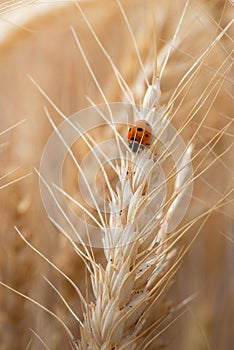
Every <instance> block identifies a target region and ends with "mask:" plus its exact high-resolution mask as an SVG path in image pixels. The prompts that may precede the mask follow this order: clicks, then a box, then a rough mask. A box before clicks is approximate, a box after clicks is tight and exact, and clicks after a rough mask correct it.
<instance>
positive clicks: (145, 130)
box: [128, 120, 152, 152]
mask: <svg viewBox="0 0 234 350" xmlns="http://www.w3.org/2000/svg"><path fill="white" fill-rule="evenodd" d="M151 136H152V128H151V126H150V124H149V123H148V122H147V121H146V120H137V121H136V123H135V124H134V125H130V127H129V129H128V142H129V147H130V148H131V149H132V150H133V152H137V151H138V150H139V149H141V150H143V149H144V146H148V145H149V144H150V139H151Z"/></svg>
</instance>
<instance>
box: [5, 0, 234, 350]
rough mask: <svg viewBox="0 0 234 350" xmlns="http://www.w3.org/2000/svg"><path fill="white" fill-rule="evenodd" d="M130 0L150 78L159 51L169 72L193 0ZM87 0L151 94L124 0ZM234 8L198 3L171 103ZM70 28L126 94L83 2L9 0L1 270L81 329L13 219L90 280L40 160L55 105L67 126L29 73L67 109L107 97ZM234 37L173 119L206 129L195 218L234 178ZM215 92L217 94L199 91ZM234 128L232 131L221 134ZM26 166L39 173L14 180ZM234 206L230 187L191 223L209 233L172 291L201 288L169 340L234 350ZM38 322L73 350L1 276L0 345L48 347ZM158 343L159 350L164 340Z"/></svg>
mask: <svg viewBox="0 0 234 350" xmlns="http://www.w3.org/2000/svg"><path fill="white" fill-rule="evenodd" d="M122 4H123V7H124V10H125V13H126V15H127V18H128V21H129V23H130V25H131V28H132V31H133V33H134V36H135V38H136V42H137V46H138V50H139V52H140V54H141V58H142V60H143V62H144V64H145V66H146V67H147V72H149V79H150V78H152V74H153V71H154V65H155V61H156V60H155V50H156V51H157V54H158V71H159V72H160V66H161V65H162V61H160V59H161V58H162V57H163V52H164V50H165V48H168V47H167V46H166V45H167V44H168V42H169V41H170V40H171V39H172V37H173V35H174V33H175V30H176V27H177V24H178V21H179V18H180V16H181V13H182V11H183V9H184V7H185V1H182V0H177V1H176V2H173V3H172V2H171V1H169V0H164V1H163V2H162V1H160V0H146V1H144V2H142V1H140V0H139V1H138V0H134V1H131V0H129V1H127V0H123V1H122ZM81 5H82V8H83V10H84V12H85V14H86V16H87V18H88V19H89V21H90V22H91V24H92V26H93V28H94V31H95V33H96V34H97V35H98V37H99V39H100V40H101V42H102V44H103V46H104V47H105V48H106V50H107V52H108V53H109V55H110V57H111V58H112V60H113V62H114V64H115V65H116V66H117V68H118V69H119V71H120V72H121V74H122V75H123V77H124V78H125V80H126V81H127V83H128V84H129V86H130V87H131V89H132V92H133V94H134V96H135V97H136V102H140V101H141V99H142V96H143V95H144V91H145V88H146V86H145V83H144V79H143V72H142V70H141V67H140V65H139V61H138V58H137V55H136V48H135V46H134V44H133V41H132V39H131V35H130V34H129V31H128V28H127V25H126V23H125V21H124V19H123V16H122V14H121V11H120V8H119V7H118V5H117V3H116V1H112V0H111V1H107V0H96V1H83V2H81ZM232 18H233V8H232V4H231V1H223V0H214V1H208V0H207V1H206V0H203V1H202V0H201V1H193V0H191V1H190V2H189V4H188V8H187V11H186V14H185V18H184V21H183V24H182V27H181V30H180V33H179V35H178V42H177V43H176V47H175V48H173V50H172V54H171V57H170V59H169V61H168V64H167V66H166V69H165V71H164V74H163V76H162V79H161V90H162V98H161V104H162V105H163V104H166V103H167V102H168V101H169V99H170V97H171V95H172V93H173V92H174V90H175V89H176V87H177V86H178V84H179V82H180V80H181V78H182V77H183V75H184V74H185V73H186V72H187V71H188V70H189V68H190V67H191V66H192V65H193V64H194V62H195V61H196V59H197V58H198V57H199V56H200V55H201V54H202V53H203V52H204V51H205V50H206V49H207V48H208V47H209V46H210V45H211V43H212V42H213V40H214V38H215V37H216V36H217V35H218V34H219V33H220V32H221V30H222V28H225V26H226V25H227V24H228V23H229V22H230V21H231V19H232ZM71 26H73V27H74V28H75V30H76V32H77V35H78V37H79V40H80V42H81V45H82V48H83V49H84V51H85V53H86V55H87V58H88V61H89V63H90V65H91V66H92V69H93V71H94V73H95V76H96V78H97V80H98V82H99V84H100V86H101V88H102V90H103V92H104V93H105V95H106V97H107V99H108V101H109V102H115V101H121V100H122V99H123V95H122V92H121V90H120V88H119V86H118V84H117V81H116V78H115V75H114V72H113V69H112V67H111V65H110V64H109V63H108V60H107V58H106V57H105V55H104V54H103V52H102V51H101V49H100V47H99V45H98V44H97V42H96V41H95V39H94V37H93V35H92V34H91V33H90V30H89V28H88V26H87V24H86V23H85V21H84V20H83V18H82V16H81V14H80V12H79V10H78V9H77V7H76V6H75V4H74V3H73V2H72V1H63V2H62V1H61V2H58V1H54V2H52V1H50V2H47V1H11V2H9V1H1V2H0V33H1V36H0V83H1V92H0V280H1V281H2V282H4V283H6V284H8V285H10V286H11V287H13V288H15V289H16V290H18V291H20V292H22V293H25V294H27V295H29V296H30V297H31V298H34V299H36V300H37V301H39V302H40V303H41V304H43V305H45V306H46V307H49V308H50V309H51V310H53V311H54V312H55V313H56V314H58V315H59V316H60V317H61V318H62V319H63V320H65V321H66V323H67V324H68V325H69V327H70V328H71V329H72V331H73V332H74V334H75V335H76V336H77V337H79V330H78V325H77V323H76V322H75V321H74V319H73V318H72V316H71V315H70V314H69V313H68V312H67V310H66V308H65V307H64V305H63V304H62V302H61V300H60V299H59V297H57V296H56V294H55V293H54V291H53V290H52V289H51V288H50V286H48V284H47V283H46V282H45V281H44V280H43V278H42V275H45V276H46V277H47V278H49V279H50V280H51V281H52V282H53V283H54V284H55V285H56V286H57V287H58V288H59V289H60V290H61V291H62V293H63V295H64V296H65V297H66V299H67V300H69V302H70V303H71V304H72V305H73V308H74V310H75V311H77V313H78V314H79V315H80V316H81V317H82V314H81V310H80V302H79V299H78V297H77V296H76V294H75V292H74V290H73V289H72V288H71V287H70V286H69V285H68V284H67V283H66V282H65V281H64V280H62V278H61V276H60V275H59V274H58V273H57V272H56V271H55V270H53V269H52V268H51V267H50V266H49V265H48V264H47V263H46V262H44V261H43V259H42V258H40V257H39V256H38V255H37V254H36V253H35V252H33V251H32V249H30V248H29V247H28V246H27V245H26V243H25V242H24V241H23V240H22V239H21V238H20V237H19V236H18V235H17V233H16V231H15V229H14V225H15V226H17V227H18V228H19V229H20V230H21V232H22V234H23V235H24V236H25V237H26V238H27V240H29V241H30V242H31V243H32V244H33V245H35V246H36V247H37V248H38V249H39V250H40V251H41V252H43V254H44V255H45V256H47V257H48V258H49V259H50V260H52V261H53V262H54V263H55V264H57V266H59V267H60V268H61V269H62V270H63V271H64V272H66V273H67V274H68V275H69V276H70V277H71V278H72V279H73V280H74V281H75V283H77V284H78V285H79V287H80V288H81V290H83V291H84V290H85V271H84V269H83V265H82V262H81V260H80V259H79V257H77V255H76V254H75V253H73V249H72V247H71V245H70V244H69V243H68V242H67V241H66V240H65V239H64V238H63V237H62V235H61V234H60V233H59V232H58V231H57V230H56V229H55V227H54V226H53V225H52V224H51V223H50V221H49V219H48V218H47V215H46V212H45V210H44V208H43V205H42V200H41V197H40V190H39V179H38V175H37V173H36V172H35V170H34V168H36V169H39V167H40V159H41V156H42V153H43V148H44V146H45V145H46V142H47V141H48V138H49V136H50V135H51V134H52V132H53V128H52V127H51V125H50V123H49V121H48V119H47V117H46V115H45V113H44V106H47V108H48V110H49V111H50V114H51V116H52V118H53V120H54V121H55V123H56V125H59V124H60V123H61V122H62V118H61V117H60V116H59V114H58V113H57V112H56V111H55V110H54V109H53V108H52V107H51V105H50V104H49V103H48V101H47V100H46V99H45V97H43V96H42V94H41V93H40V92H39V91H38V89H37V88H36V86H35V85H34V84H33V82H32V81H31V80H30V78H29V76H31V77H32V78H33V79H34V80H35V81H36V82H37V83H38V84H39V85H40V87H41V88H42V89H43V90H44V91H45V92H46V94H47V95H48V96H49V98H50V99H51V100H52V101H53V102H54V103H55V104H56V106H57V107H58V108H59V109H60V110H61V111H62V112H63V113H64V114H65V115H66V116H68V117H69V116H71V115H72V114H74V113H75V112H77V111H78V110H81V109H82V108H85V107H88V106H89V102H88V101H87V99H86V96H89V97H90V98H91V99H92V100H93V101H94V102H95V103H96V104H98V103H103V102H104V101H103V100H102V97H101V95H100V93H99V92H98V89H97V86H96V85H95V83H94V81H93V79H92V77H91V75H90V72H89V71H88V69H87V67H86V65H85V63H84V60H83V58H82V55H81V53H80V51H79V49H78V47H77V45H76V43H75V40H74V37H73V35H72V32H71ZM232 38H233V26H230V28H229V29H228V31H227V32H226V34H225V35H224V36H223V37H222V38H221V40H220V41H219V42H218V43H217V45H215V47H214V48H213V50H212V51H211V52H210V53H209V55H207V56H206V59H205V60H204V62H203V64H202V66H201V69H200V70H199V71H198V72H197V75H196V77H195V79H194V83H193V85H192V86H191V87H190V88H189V90H188V91H187V90H186V89H185V91H184V92H182V93H181V94H180V95H179V96H178V98H177V99H176V101H175V103H174V106H173V110H172V114H173V113H174V118H173V124H174V125H175V126H176V127H177V129H178V130H181V135H182V136H183V138H184V141H185V142H186V143H188V142H189V140H190V139H191V138H192V136H193V134H194V132H195V131H196V130H197V129H198V128H199V132H198V133H197V135H196V137H195V139H194V154H197V157H196V158H195V159H194V162H193V166H194V169H195V175H197V178H196V179H195V183H194V195H193V200H192V203H191V206H190V209H189V211H188V214H187V216H186V218H185V219H184V223H185V222H188V220H193V219H194V218H199V216H200V215H202V213H204V212H206V211H208V210H209V209H212V208H213V206H215V204H216V203H217V202H219V201H221V199H222V198H224V196H225V194H227V192H228V191H230V189H231V188H233V175H234V160H233V159H234V157H233V144H232V143H233V135H234V129H233V124H231V125H229V123H230V122H231V121H232V118H233V116H232V111H233V98H232V95H231V92H232V91H233V90H232V89H233V87H232V81H233V71H232V72H231V65H230V64H231V53H232V51H233V41H232ZM155 43H156V45H155ZM206 89H207V90H206ZM204 91H207V94H206V95H205V96H207V97H206V98H202V100H199V98H200V97H201V95H202V93H203V92H204ZM209 91H210V94H208V92H209ZM199 106H200V107H199ZM193 113H194V116H193V117H192V118H191V121H190V122H189V123H188V124H186V120H187V119H188V118H189V116H191V115H192V114H193ZM204 116H206V118H204ZM19 122H20V124H19V125H17V126H16V127H14V128H13V129H11V130H9V131H7V129H8V128H10V127H12V126H14V125H15V124H17V123H19ZM184 125H185V127H183V126H184ZM225 127H226V129H225V133H224V134H223V135H222V137H220V138H218V137H219V135H220V134H219V132H220V130H221V129H222V128H225ZM4 130H5V131H6V132H4ZM102 137H105V135H100V139H101V138H102ZM206 146H207V147H206ZM201 162H202V163H201ZM198 166H199V168H197V167H198ZM200 172H201V174H199V173H200ZM25 175H28V176H27V177H25V178H24V179H22V180H20V181H17V182H15V183H14V180H16V179H17V178H21V177H24V176H25ZM65 181H66V182H67V186H68V187H69V189H70V191H71V193H72V191H74V192H75V191H76V190H77V188H76V176H75V174H73V173H72V172H71V173H67V174H66V175H65ZM10 182H13V183H12V184H9V183H10ZM8 184H9V185H8ZM220 203H221V202H220ZM233 209H234V208H233V196H231V195H229V196H227V198H226V199H225V200H223V205H222V206H220V207H219V208H218V209H217V210H213V211H212V212H211V214H210V216H209V218H208V220H207V221H206V223H205V224H204V225H203V226H202V227H201V225H202V222H203V220H198V221H197V223H196V224H195V225H194V226H193V227H192V228H191V229H190V230H189V231H188V233H186V235H185V238H184V242H183V243H184V244H185V245H187V244H189V242H191V240H192V239H193V237H195V235H196V234H197V233H198V232H199V235H198V237H197V239H196V240H195V242H194V243H193V244H192V246H191V248H190V249H189V251H188V253H187V254H186V256H185V258H184V261H183V264H182V266H181V268H180V270H179V271H178V273H177V275H176V276H175V278H174V281H173V284H172V286H171V288H170V291H169V293H168V294H167V296H166V298H167V299H168V300H170V301H172V302H173V303H175V304H177V305H179V304H180V303H181V302H182V301H183V300H184V299H185V298H187V297H188V296H190V295H195V298H194V299H193V301H192V302H191V303H190V304H189V305H187V306H186V312H185V313H184V314H183V315H182V316H181V317H180V318H179V319H178V320H176V321H175V323H173V325H172V326H171V327H170V328H168V329H167V330H166V331H165V332H164V334H163V335H162V337H161V339H160V342H158V344H157V346H158V347H160V346H162V347H163V346H165V348H168V349H172V350H174V349H181V350H185V349H188V348H189V349H191V350H193V349H194V350H203V349H215V350H229V349H232V348H234V338H233V325H234V319H233V317H234V316H233V315H234V276H233V258H234V256H233V240H234V236H233V213H234V210H233ZM182 224H183V223H182ZM200 228H201V229H200ZM96 253H97V255H98V254H99V252H98V251H97V252H96ZM30 328H32V329H33V330H35V331H36V332H37V333H38V334H39V335H40V336H41V337H42V338H43V339H45V340H46V342H47V344H48V346H49V347H50V348H54V349H55V348H56V349H64V347H65V346H67V345H68V340H67V338H66V335H65V332H64V331H63V329H62V328H61V326H60V325H59V324H58V323H56V321H55V320H54V319H53V318H51V316H49V315H47V314H46V313H45V312H44V311H42V310H40V309H39V308H38V307H37V306H35V305H32V304H31V303H30V302H29V301H26V300H24V299H23V298H21V297H20V296H17V295H15V294H14V293H12V292H10V291H9V290H7V289H4V288H3V287H2V286H0V345H1V346H0V347H1V349H3V350H8V349H11V350H14V349H26V348H27V346H28V349H41V348H43V347H42V345H41V343H40V342H39V341H38V339H37V338H36V337H35V336H34V335H33V334H32V332H31V331H30ZM152 349H156V345H155V346H154V347H152Z"/></svg>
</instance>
